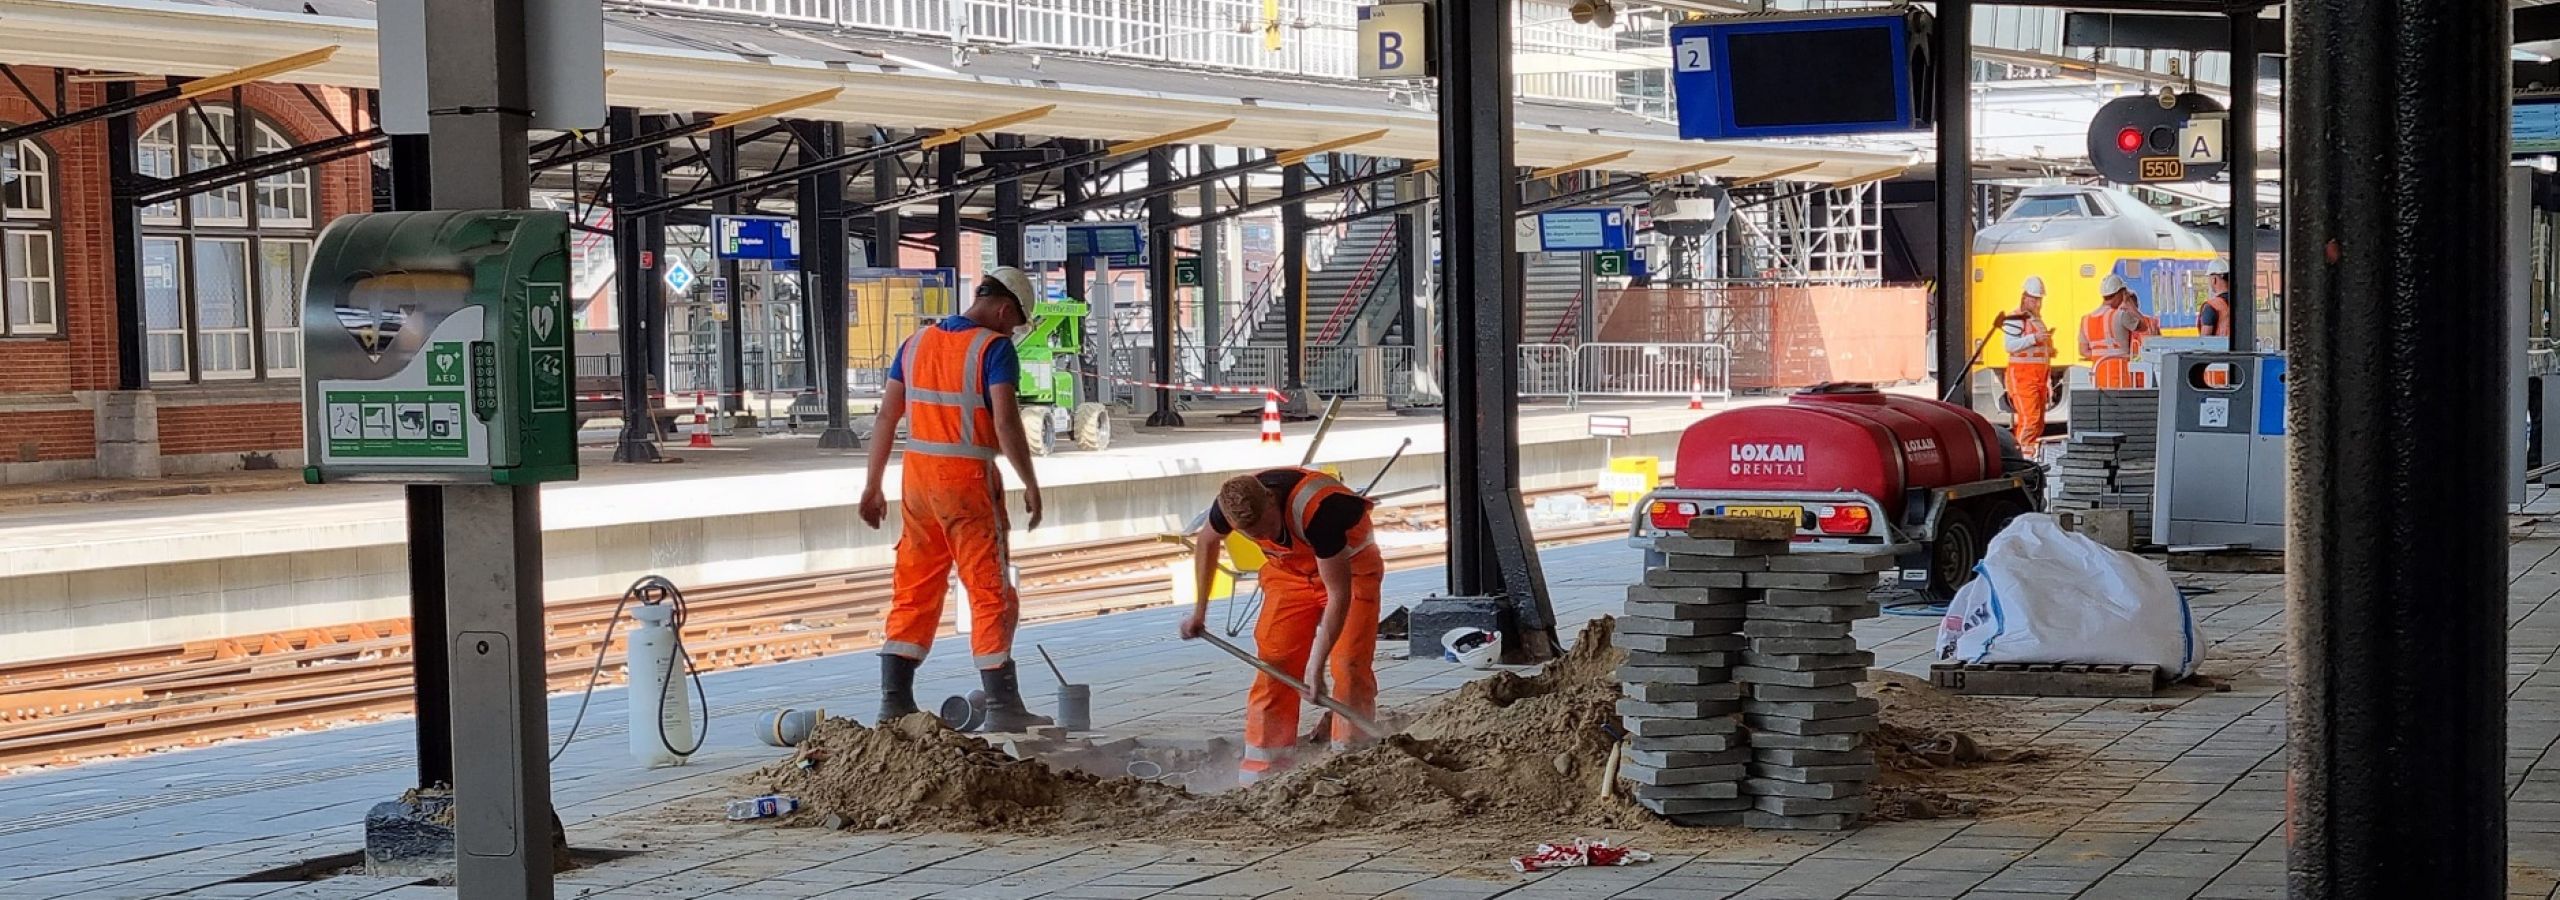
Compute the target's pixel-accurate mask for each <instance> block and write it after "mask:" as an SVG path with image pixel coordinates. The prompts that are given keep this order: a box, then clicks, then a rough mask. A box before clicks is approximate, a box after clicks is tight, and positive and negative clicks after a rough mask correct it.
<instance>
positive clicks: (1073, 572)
mask: <svg viewBox="0 0 2560 900" xmlns="http://www.w3.org/2000/svg"><path fill="white" fill-rule="evenodd" d="M1587 491H1588V489H1587V488H1573V489H1565V490H1560V491H1548V492H1542V493H1546V494H1573V493H1587ZM1380 513H1381V515H1380V520H1379V527H1380V528H1381V529H1388V530H1402V531H1407V532H1419V531H1427V530H1431V529H1435V528H1437V527H1439V525H1440V521H1441V517H1442V511H1441V509H1440V508H1439V505H1438V504H1437V503H1427V504H1410V505H1404V506H1391V507H1382V508H1381V510H1380ZM1624 527H1625V526H1623V525H1615V524H1607V525H1596V526H1587V527H1575V528H1564V529H1548V530H1544V531H1541V532H1540V533H1539V534H1538V540H1539V542H1540V543H1542V544H1555V543H1569V542H1578V541H1583V540H1593V539H1599V538H1605V537H1609V536H1613V535H1618V534H1623V533H1624ZM1444 550H1445V548H1444V547H1442V546H1439V545H1429V546H1407V547H1400V548H1391V549H1389V550H1388V551H1387V563H1388V568H1389V569H1390V570H1391V571H1393V570H1402V569H1412V568H1420V567H1424V566H1430V565H1435V564H1438V563H1439V561H1440V560H1441V558H1442V556H1443V553H1444ZM1188 553H1189V551H1188V550H1187V549H1186V548H1184V547H1183V546H1181V545H1180V544H1178V543H1174V542H1170V541H1167V540H1165V539H1163V538H1160V537H1155V536H1148V537H1144V538H1130V539H1125V540H1114V541H1104V542H1096V543H1088V544H1076V545H1068V546H1062V547H1055V548H1050V549H1046V550H1043V551H1040V552H1038V553H1036V554H1028V555H1026V556H1025V557H1024V558H1022V559H1018V560H1017V561H1016V564H1017V565H1018V566H1019V567H1020V570H1021V576H1022V577H1021V583H1020V588H1021V591H1022V595H1023V621H1024V622H1025V623H1026V624H1028V623H1035V622H1044V621H1056V620H1061V619H1072V618H1082V617H1087V616H1097V615H1103V614H1106V613H1112V612H1120V611H1124V610H1132V609H1143V608H1148V607H1153V606H1162V605H1166V604H1169V603H1171V602H1173V599H1172V597H1171V587H1172V584H1173V581H1172V577H1171V574H1170V568H1169V565H1168V564H1170V563H1173V562H1176V561H1179V560H1181V559H1183V558H1184V557H1186V556H1187V555H1188ZM889 599H890V584H889V568H888V567H887V566H876V567H870V568H862V569H849V570H839V571H828V572H819V573H812V574H807V575H796V576H789V577H778V578H765V579H756V580H750V581H739V582H730V583H724V584H716V585H705V586H701V587H695V588H687V589H686V591H685V600H686V604H687V607H688V611H689V617H688V619H687V621H686V624H685V627H684V634H683V639H684V646H685V649H686V650H687V651H688V653H689V654H690V655H691V656H692V658H693V661H694V665H695V666H696V667H697V668H699V669H700V670H701V671H704V672H712V671H720V670H724V669H733V668H740V667H745V666H753V665H762V664H766V663H775V662H784V661H788V660H795V659H808V658H813V657H819V656H829V655H835V654H841V653H851V652H858V651H863V650H871V649H876V648H877V647H878V646H879V644H880V634H881V630H882V623H883V619H884V617H885V616H886V614H887V612H888V607H889ZM620 600H621V597H620V596H618V595H617V596H606V597H588V598H582V599H577V600H568V601H563V602H559V603H554V604H551V605H550V607H549V609H548V610H547V611H546V617H545V618H546V624H547V626H548V627H547V629H546V634H545V652H546V656H547V666H546V672H545V675H546V678H547V680H548V682H549V686H550V688H551V690H552V691H553V692H555V693H558V692H570V691H576V690H579V689H581V688H583V687H584V686H585V684H586V681H587V676H588V673H589V671H590V669H591V667H593V666H594V665H595V660H596V656H597V654H598V652H599V651H601V652H602V653H603V654H604V656H605V669H604V677H605V678H606V679H608V680H610V681H615V682H619V681H621V680H622V679H623V675H624V673H623V672H622V662H623V655H624V648H623V638H624V635H625V634H626V633H627V631H624V630H614V629H613V628H612V624H613V619H614V613H615V610H616V607H617V605H618V604H619V602H620ZM608 632H611V634H610V638H609V639H608ZM412 637H413V636H412V635H411V634H410V633H409V627H408V621H407V620H406V619H405V618H402V619H381V620H374V621H367V622H355V623H348V624H344V625H335V626H329V627H325V628H307V629H297V630H292V631H283V632H274V633H269V634H261V635H250V636H243V637H235V638H223V639H218V640H209V641H194V642H189V643H185V644H169V645H161V646H152V647H140V648H135V649H131V650H120V651H113V652H105V653H93V654H85V655H80V656H67V657H57V658H52V659H43V660H30V661H25V662H15V663H7V664H0V771H5V770H10V769H18V768H24V767H29V766H60V765H70V764H75V763H79V762H83V761H89V760H96V759H105V758H114V757H120V756H131V755H138V754H144V753H150V752H155V751H159V750H165V749H174V748H182V747H196V746H204V745H207V744H211V743H215V742H218V741H224V740H234V739H241V738H255V737H263V736H268V735H272V734H277V733H281V732H288V731H298V730H313V729H320V728H327V727H332V726H336V725H344V724H353V723H359V722H368V721H378V720H381V719H383V718H386V717H389V716H394V715H400V714H405V713H407V712H408V711H409V709H410V704H411V701H412V696H411V694H412V684H411V680H410V647H411V640H412Z"/></svg>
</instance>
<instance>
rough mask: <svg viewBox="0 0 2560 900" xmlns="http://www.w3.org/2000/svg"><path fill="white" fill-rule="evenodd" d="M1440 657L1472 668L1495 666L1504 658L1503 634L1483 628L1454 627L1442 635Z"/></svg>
mask: <svg viewBox="0 0 2560 900" xmlns="http://www.w3.org/2000/svg"><path fill="white" fill-rule="evenodd" d="M1440 658H1441V659H1445V660H1448V661H1450V662H1453V663H1460V664H1463V665H1466V666H1468V667H1471V668H1477V669H1490V668H1493V664H1494V663H1495V662H1496V661H1498V660H1500V659H1501V658H1502V635H1501V633H1499V632H1493V631H1486V630H1484V629H1482V628H1452V629H1450V630H1449V632H1448V633H1447V634H1443V635H1441V636H1440Z"/></svg>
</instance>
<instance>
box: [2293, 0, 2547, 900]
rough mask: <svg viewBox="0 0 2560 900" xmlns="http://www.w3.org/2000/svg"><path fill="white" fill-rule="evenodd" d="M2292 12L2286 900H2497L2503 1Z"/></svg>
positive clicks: (2501, 733)
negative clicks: (2415, 899) (2410, 899)
mask: <svg viewBox="0 0 2560 900" xmlns="http://www.w3.org/2000/svg"><path fill="white" fill-rule="evenodd" d="M2286 15H2287V18H2288V19H2290V20H2291V32H2290V36H2291V39H2290V42H2289V46H2291V47H2292V48H2293V52H2292V53H2290V54H2288V63H2287V65H2288V70H2287V71H2286V73H2285V96H2284V103H2285V106H2286V109H2285V111H2284V127H2285V141H2284V143H2285V146H2286V147H2287V148H2290V153H2289V156H2290V162H2291V164H2292V168H2291V170H2290V171H2288V172H2287V173H2286V176H2285V179H2284V187H2285V209H2286V212H2287V217H2286V218H2287V223H2286V224H2287V227H2286V228H2285V240H2286V242H2287V246H2286V249H2287V252H2286V254H2285V265H2286V278H2285V288H2286V290H2287V292H2288V293H2291V294H2292V295H2293V296H2295V297H2297V298H2299V299H2297V300H2295V301H2294V302H2292V303H2288V304H2286V313H2287V314H2286V323H2285V337H2286V347H2287V350H2288V351H2289V352H2290V354H2291V360H2290V372H2289V373H2288V376H2287V379H2286V380H2287V382H2288V384H2289V385H2290V394H2291V397H2290V406H2291V407H2292V408H2291V410H2290V413H2291V415H2290V418H2289V419H2288V420H2287V426H2288V428H2287V430H2288V431H2289V433H2290V434H2291V439H2290V446H2291V448H2292V449H2291V452H2292V507H2291V510H2292V511H2291V513H2290V514H2289V520H2290V524H2291V528H2290V529H2289V531H2288V540H2287V558H2288V559H2289V561H2290V564H2289V565H2288V566H2287V569H2288V571H2289V572H2290V574H2291V578H2290V580H2289V582H2288V583H2287V585H2286V600H2287V602H2288V618H2289V620H2290V624H2291V628H2290V634H2289V636H2288V640H2287V642H2286V643H2287V646H2288V647H2289V649H2290V652H2291V653H2292V654H2293V660H2292V666H2291V672H2292V676H2291V680H2292V684H2291V693H2290V695H2289V700H2288V703H2287V718H2288V727H2289V736H2290V752H2289V753H2288V755H2287V760H2288V763H2289V768H2288V772H2287V775H2288V778H2287V783H2288V785H2289V789H2290V793H2291V796H2290V797H2289V799H2288V803H2287V804H2286V806H2287V809H2288V810H2290V812H2291V816H2290V820H2291V821H2290V825H2289V828H2288V831H2287V835H2288V844H2289V850H2288V854H2287V858H2286V869H2287V881H2288V887H2289V893H2290V894H2291V896H2293V897H2296V898H2324V900H2325V898H2396V897H2430V898H2446V900H2473V898H2477V900H2495V898H2501V897H2505V896H2506V895H2507V893H2506V872H2507V869H2506V851H2507V834H2506V818H2507V804H2506V798H2505V791H2504V789H2503V788H2504V784H2503V781H2502V775H2503V774H2504V771H2505V768H2506V759H2505V752H2506V751H2505V737H2506V696H2505V694H2506V692H2505V687H2506V684H2505V677H2506V667H2507V640H2506V624H2507V617H2508V601H2507V519H2506V502H2507V488H2506V485H2505V484H2504V483H2503V482H2504V480H2505V478H2506V476H2507V471H2508V470H2507V467H2506V466H2505V465H2503V464H2502V456H2503V454H2504V450H2503V448H2505V447H2506V446H2507V441H2506V434H2507V431H2506V430H2507V429H2508V428H2511V427H2518V426H2517V423H2515V422H2513V421H2511V419H2510V413H2509V411H2508V409H2507V408H2506V396H2507V395H2506V392H2507V389H2508V384H2507V377H2508V374H2509V372H2508V369H2509V361H2508V358H2507V356H2506V354H2505V353H2503V352H2500V349H2499V348H2503V347H2506V346H2507V340H2508V333H2507V329H2508V327H2509V325H2508V315H2509V313H2508V308H2507V303H2508V295H2507V289H2508V285H2507V280H2508V275H2507V266H2506V253H2507V248H2506V237H2505V227H2506V222H2507V219H2506V212H2507V202H2506V194H2505V192H2506V179H2507V177H2508V176H2507V168H2508V141H2509V136H2508V121H2507V111H2508V83H2509V68H2508V56H2509V52H2510V51H2509V43H2508V16H2507V4H2505V3H2497V2H2489V0H2474V2H2469V3H2447V2H2442V0H2301V2H2297V3H2294V4H2291V5H2290V7H2289V9H2288V10H2287V12H2286Z"/></svg>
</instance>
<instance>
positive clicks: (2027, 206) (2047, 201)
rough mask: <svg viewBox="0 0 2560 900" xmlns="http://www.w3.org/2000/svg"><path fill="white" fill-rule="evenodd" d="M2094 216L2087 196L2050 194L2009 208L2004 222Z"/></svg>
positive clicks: (2025, 200) (2025, 199) (2028, 198)
mask: <svg viewBox="0 0 2560 900" xmlns="http://www.w3.org/2000/svg"><path fill="white" fill-rule="evenodd" d="M2091 215H2093V213H2092V212H2091V210H2090V208H2089V197H2088V195H2086V194H2048V195H2045V196H2041V197H2026V198H2022V199H2020V200H2019V201H2018V205H2016V206H2012V207H2009V214H2008V215H2007V216H2004V217H2002V219H2001V220H2002V221H2009V220H2013V219H2080V218H2087V217H2089V216H2091Z"/></svg>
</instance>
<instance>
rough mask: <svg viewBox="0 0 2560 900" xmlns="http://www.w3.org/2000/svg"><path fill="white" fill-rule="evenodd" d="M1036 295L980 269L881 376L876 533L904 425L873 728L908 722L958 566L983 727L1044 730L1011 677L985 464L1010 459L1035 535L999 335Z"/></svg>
mask: <svg viewBox="0 0 2560 900" xmlns="http://www.w3.org/2000/svg"><path fill="white" fill-rule="evenodd" d="M1036 296H1038V295H1037V294H1036V293H1034V292H1033V290H1032V286H1031V278H1030V277H1029V276H1028V275H1025V274H1023V272H1022V270H1020V269H1016V268H1013V267H1010V266H1007V267H1004V268H1000V269H996V270H995V271H993V272H989V273H987V277H986V278H984V279H982V280H980V281H979V282H978V289H977V295H976V297H975V298H974V299H973V300H972V301H971V302H970V304H969V308H968V309H967V310H966V311H964V312H962V313H961V314H959V315H955V316H951V317H949V318H945V319H943V320H942V321H940V322H936V323H934V324H933V325H930V326H927V327H926V328H925V329H924V330H923V331H921V332H918V333H917V334H916V335H915V336H914V337H911V338H908V339H907V342H906V344H905V345H904V346H902V347H900V348H899V349H898V355H897V357H896V359H895V361H894V362H892V363H891V365H890V367H889V379H888V387H887V390H886V391H885V392H884V393H883V394H882V396H881V398H880V418H879V424H878V426H877V427H875V428H874V429H873V430H872V434H873V435H874V436H875V439H874V441H873V443H872V445H871V468H870V471H869V480H868V481H867V482H866V483H865V485H864V487H863V491H862V506H861V514H862V521H863V522H864V524H867V525H870V526H871V527H873V528H878V527H880V524H881V521H882V520H883V519H884V518H885V517H886V516H887V514H888V507H889V504H888V500H887V499H886V498H885V497H884V496H883V495H882V493H881V481H882V479H883V473H884V472H886V471H887V470H888V468H889V445H890V443H891V441H892V440H893V439H894V438H895V437H896V436H897V434H898V420H899V419H900V418H901V417H902V416H909V415H910V414H912V417H911V421H910V422H909V423H908V434H907V440H906V445H907V453H906V458H905V460H904V465H903V470H904V474H903V475H902V476H901V478H900V482H899V483H900V485H901V488H900V490H901V492H902V493H901V496H900V497H899V499H898V516H899V519H900V521H901V522H902V523H903V527H904V529H905V531H904V533H903V534H901V535H900V536H899V538H898V549H897V564H896V566H895V571H894V575H893V579H894V582H895V587H894V591H895V593H894V594H893V595H892V599H891V601H890V606H889V621H888V635H887V637H888V640H887V641H886V642H884V643H883V644H882V646H881V648H880V718H879V721H882V722H886V721H888V720H890V719H894V718H897V717H899V716H902V715H906V714H909V713H913V712H916V711H917V707H916V700H915V681H916V667H917V666H918V665H920V664H922V663H923V662H924V657H925V654H926V653H927V652H929V651H931V650H932V649H933V637H934V633H935V632H936V631H938V630H940V629H941V627H942V601H943V596H944V594H945V592H946V591H947V590H948V587H949V583H950V577H951V572H952V570H953V568H954V567H957V568H958V570H959V573H960V584H961V586H962V587H963V588H964V589H966V590H967V591H968V594H969V612H970V618H969V621H970V623H971V625H972V626H973V627H972V629H971V630H970V634H969V649H970V652H971V653H972V654H973V659H974V661H975V662H976V664H977V669H978V677H979V680H980V681H981V682H982V683H983V684H984V687H985V689H986V692H987V728H988V730H990V731H1021V730H1024V729H1027V728H1030V727H1033V726H1038V725H1047V724H1049V720H1048V719H1047V718H1046V717H1043V716H1036V715H1033V714H1032V713H1031V711H1030V709H1029V707H1027V706H1025V705H1024V704H1023V702H1022V681H1021V679H1020V678H1019V677H1018V676H1017V675H1016V674H1015V668H1014V663H1013V632H1014V627H1015V626H1016V625H1017V624H1019V623H1020V621H1021V618H1022V599H1021V597H1020V595H1018V594H1017V593H1016V592H1015V590H1014V586H1013V585H1012V584H1010V583H1008V582H1007V581H1006V564H1007V556H1008V555H1009V542H1008V540H1007V538H1006V534H1005V532H1006V531H1007V530H1008V529H1009V528H1010V527H1011V525H1010V522H1009V521H1008V519H1007V517H1006V516H1005V509H1004V480H1003V477H1002V476H1001V475H1000V474H999V473H998V472H997V471H996V465H995V460H996V456H997V454H998V453H999V452H1001V453H1002V454H1003V456H1004V457H1005V458H1006V459H1008V460H1011V461H1012V462H1013V470H1014V472H1015V473H1017V474H1019V475H1021V476H1022V504H1023V511H1024V512H1025V513H1027V514H1029V516H1030V522H1029V523H1028V527H1031V528H1038V527H1040V479H1039V476H1038V475H1037V474H1036V473H1034V472H1033V470H1032V468H1031V449H1030V442H1029V440H1028V438H1027V437H1026V436H1025V435H1024V433H1023V429H1022V415H1021V413H1020V411H1019V408H1018V405H1017V403H1016V400H1015V396H1014V391H1015V387H1016V384H1015V380H1016V378H1017V377H1018V376H1019V371H1020V363H1019V360H1018V358H1017V356H1016V354H1015V350H1014V346H1013V341H1012V339H1011V338H1010V337H1009V336H1010V335H1012V334H1014V333H1017V332H1019V331H1020V330H1021V329H1022V328H1023V327H1024V326H1025V325H1026V324H1028V323H1029V322H1030V318H1031V317H1030V314H1029V312H1028V304H1029V303H1030V302H1031V301H1030V298H1032V297H1036Z"/></svg>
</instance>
